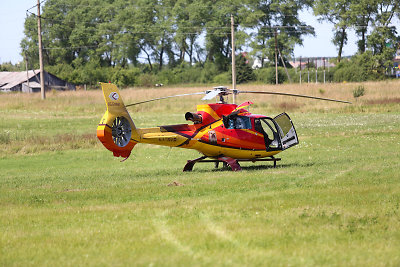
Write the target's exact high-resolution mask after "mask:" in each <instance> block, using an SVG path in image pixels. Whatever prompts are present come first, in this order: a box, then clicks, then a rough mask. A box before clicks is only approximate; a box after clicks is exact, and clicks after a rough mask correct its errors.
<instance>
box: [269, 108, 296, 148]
mask: <svg viewBox="0 0 400 267" xmlns="http://www.w3.org/2000/svg"><path fill="white" fill-rule="evenodd" d="M274 121H275V122H276V124H277V125H278V128H279V129H278V132H279V135H280V138H281V143H282V150H285V149H288V148H289V147H292V146H294V145H297V144H298V143H299V140H298V138H297V133H296V130H295V129H294V126H293V123H292V120H291V119H290V117H289V116H288V115H287V114H286V113H282V114H279V115H278V116H276V117H275V118H274Z"/></svg>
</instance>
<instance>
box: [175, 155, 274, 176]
mask: <svg viewBox="0 0 400 267" xmlns="http://www.w3.org/2000/svg"><path fill="white" fill-rule="evenodd" d="M206 158H207V156H202V157H199V158H197V159H193V160H188V161H187V163H186V165H185V167H184V168H183V171H184V172H186V171H192V170H193V166H194V164H196V163H204V162H214V163H215V168H218V165H219V163H220V162H222V163H223V164H224V166H229V167H231V169H232V171H240V170H242V168H240V164H239V161H251V162H256V161H273V162H274V168H276V162H277V161H280V160H281V159H280V158H274V157H272V156H271V157H270V158H267V159H234V158H230V157H225V156H220V157H218V158H217V159H206Z"/></svg>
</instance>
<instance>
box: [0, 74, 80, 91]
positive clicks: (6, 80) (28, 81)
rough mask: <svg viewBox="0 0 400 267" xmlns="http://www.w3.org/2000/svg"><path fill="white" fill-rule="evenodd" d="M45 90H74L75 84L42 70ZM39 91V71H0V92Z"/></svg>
mask: <svg viewBox="0 0 400 267" xmlns="http://www.w3.org/2000/svg"><path fill="white" fill-rule="evenodd" d="M44 86H45V90H46V91H47V90H52V89H55V90H74V91H75V90H76V88H75V85H73V84H71V83H68V82H66V81H64V80H62V79H60V78H58V77H57V76H55V75H53V74H51V73H48V72H46V71H45V72H44ZM12 91H16V92H25V93H35V92H40V71H39V70H29V71H20V72H7V71H6V72H0V92H12Z"/></svg>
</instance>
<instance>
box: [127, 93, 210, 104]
mask: <svg viewBox="0 0 400 267" xmlns="http://www.w3.org/2000/svg"><path fill="white" fill-rule="evenodd" d="M204 94H205V93H204V92H197V93H190V94H181V95H170V96H163V97H159V98H153V99H149V100H145V101H140V102H136V103H132V104H129V105H125V107H130V106H134V105H139V104H143V103H147V102H152V101H156V100H162V99H166V98H172V97H180V96H189V95H204Z"/></svg>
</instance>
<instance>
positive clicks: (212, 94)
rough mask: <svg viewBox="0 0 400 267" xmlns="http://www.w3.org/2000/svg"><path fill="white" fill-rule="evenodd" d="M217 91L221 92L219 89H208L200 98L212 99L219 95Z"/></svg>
mask: <svg viewBox="0 0 400 267" xmlns="http://www.w3.org/2000/svg"><path fill="white" fill-rule="evenodd" d="M219 93H221V91H220V90H214V91H209V92H208V93H206V95H205V96H204V97H203V98H202V99H201V100H210V99H213V98H214V97H216V96H217V95H219Z"/></svg>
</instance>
